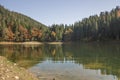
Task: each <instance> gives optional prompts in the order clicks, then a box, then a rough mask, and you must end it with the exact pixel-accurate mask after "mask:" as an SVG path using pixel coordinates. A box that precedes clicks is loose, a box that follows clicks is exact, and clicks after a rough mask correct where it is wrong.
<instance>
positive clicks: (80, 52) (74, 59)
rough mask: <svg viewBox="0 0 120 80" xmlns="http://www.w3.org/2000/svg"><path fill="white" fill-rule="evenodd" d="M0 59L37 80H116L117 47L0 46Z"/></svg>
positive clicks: (118, 69) (119, 68)
mask: <svg viewBox="0 0 120 80" xmlns="http://www.w3.org/2000/svg"><path fill="white" fill-rule="evenodd" d="M0 55H1V56H5V57H7V58H8V59H9V60H10V61H12V62H15V63H17V64H18V65H19V66H21V67H24V68H26V69H28V70H29V71H30V72H32V73H34V74H35V75H36V76H37V77H38V78H39V79H40V80H120V45H119V43H68V44H43V45H37V44H36V45H33V44H32V45H30V44H28V45H24V44H21V45H20V44H19V45H16V44H14V45H11V44H10V45H0Z"/></svg>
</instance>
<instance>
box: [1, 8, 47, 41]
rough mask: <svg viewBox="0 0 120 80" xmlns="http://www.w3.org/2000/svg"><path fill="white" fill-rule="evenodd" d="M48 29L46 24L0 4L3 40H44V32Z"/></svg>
mask: <svg viewBox="0 0 120 80" xmlns="http://www.w3.org/2000/svg"><path fill="white" fill-rule="evenodd" d="M47 29H48V28H47V27H46V26H45V25H43V24H41V23H39V22H37V21H35V20H33V19H32V18H30V17H28V16H25V15H23V14H20V13H17V12H13V11H9V10H7V9H5V8H4V7H3V6H0V40H1V41H29V40H36V39H39V40H42V39H43V35H44V32H45V31H46V30H47ZM43 40H44V39H43Z"/></svg>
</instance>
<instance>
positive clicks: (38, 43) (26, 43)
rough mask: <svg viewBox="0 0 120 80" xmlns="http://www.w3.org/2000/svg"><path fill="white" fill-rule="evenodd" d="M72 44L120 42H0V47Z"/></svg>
mask: <svg viewBox="0 0 120 80" xmlns="http://www.w3.org/2000/svg"><path fill="white" fill-rule="evenodd" d="M71 43H120V40H109V41H91V42H90V41H88V42H86V41H76V42H72V41H71V42H38V41H29V42H7V41H6V42H5V41H2V42H0V45H8V44H11V45H12V44H13V45H14V44H16V45H21V44H22V45H43V44H52V45H54V44H59V45H61V44H71Z"/></svg>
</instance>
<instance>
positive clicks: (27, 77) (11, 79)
mask: <svg viewBox="0 0 120 80" xmlns="http://www.w3.org/2000/svg"><path fill="white" fill-rule="evenodd" d="M0 80H38V79H37V78H36V77H35V76H34V75H33V74H31V73H30V72H28V71H27V70H25V69H24V68H21V67H19V66H17V64H16V63H12V62H10V61H8V60H7V59H6V58H4V57H2V56H0Z"/></svg>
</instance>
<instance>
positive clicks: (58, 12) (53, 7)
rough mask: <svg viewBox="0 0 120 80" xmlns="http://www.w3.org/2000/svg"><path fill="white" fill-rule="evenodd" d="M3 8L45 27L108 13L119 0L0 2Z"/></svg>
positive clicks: (16, 0) (26, 0) (24, 0)
mask: <svg viewBox="0 0 120 80" xmlns="http://www.w3.org/2000/svg"><path fill="white" fill-rule="evenodd" d="M0 4H1V5H3V6H4V7H5V8H7V9H9V10H11V11H15V12H19V13H22V14H24V15H27V16H29V17H31V18H33V19H35V20H37V21H39V22H41V23H43V24H45V25H51V24H54V23H55V24H61V23H63V24H72V23H74V22H75V21H78V20H81V19H82V18H86V17H89V16H90V15H95V14H99V13H100V12H102V11H110V10H112V9H113V8H115V7H116V6H119V5H120V0H0Z"/></svg>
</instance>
